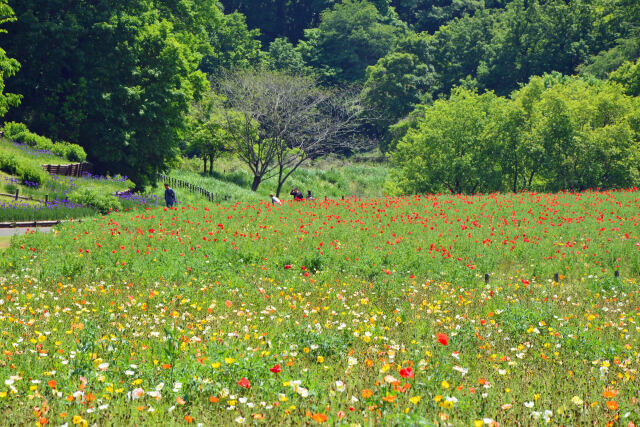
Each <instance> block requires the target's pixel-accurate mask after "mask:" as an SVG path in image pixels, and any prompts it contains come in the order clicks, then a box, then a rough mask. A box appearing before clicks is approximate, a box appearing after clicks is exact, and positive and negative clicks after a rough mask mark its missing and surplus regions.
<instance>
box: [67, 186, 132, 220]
mask: <svg viewBox="0 0 640 427" xmlns="http://www.w3.org/2000/svg"><path fill="white" fill-rule="evenodd" d="M69 201H71V202H73V203H78V204H82V205H84V206H89V207H92V208H94V209H96V210H98V211H99V212H100V213H102V214H106V213H108V212H109V211H112V210H117V209H120V208H121V205H120V202H119V201H118V199H117V198H115V197H114V196H112V195H109V194H104V193H102V192H100V191H98V190H96V189H93V188H90V187H83V188H80V189H78V190H76V191H74V192H73V193H71V194H70V195H69Z"/></svg>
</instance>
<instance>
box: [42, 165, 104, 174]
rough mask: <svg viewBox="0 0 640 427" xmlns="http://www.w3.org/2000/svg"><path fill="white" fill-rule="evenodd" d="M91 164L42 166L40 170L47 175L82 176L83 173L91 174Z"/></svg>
mask: <svg viewBox="0 0 640 427" xmlns="http://www.w3.org/2000/svg"><path fill="white" fill-rule="evenodd" d="M91 166H92V165H91V163H89V162H83V163H73V164H70V165H42V168H43V169H44V170H46V171H47V172H49V173H52V174H55V175H65V176H82V174H84V173H85V172H91V169H92V168H91Z"/></svg>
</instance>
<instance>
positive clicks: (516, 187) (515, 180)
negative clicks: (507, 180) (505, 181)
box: [512, 154, 518, 193]
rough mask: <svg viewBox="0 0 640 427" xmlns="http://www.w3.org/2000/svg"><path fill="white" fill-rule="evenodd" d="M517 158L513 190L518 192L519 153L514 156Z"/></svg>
mask: <svg viewBox="0 0 640 427" xmlns="http://www.w3.org/2000/svg"><path fill="white" fill-rule="evenodd" d="M514 158H515V169H514V171H513V188H512V189H513V192H514V193H517V192H518V155H517V154H516V155H515V156H514Z"/></svg>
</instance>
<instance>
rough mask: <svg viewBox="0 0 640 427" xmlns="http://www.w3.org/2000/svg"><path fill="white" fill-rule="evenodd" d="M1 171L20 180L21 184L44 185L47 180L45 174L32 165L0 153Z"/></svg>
mask: <svg viewBox="0 0 640 427" xmlns="http://www.w3.org/2000/svg"><path fill="white" fill-rule="evenodd" d="M0 170H1V171H3V172H6V173H8V174H9V175H14V176H16V177H18V178H20V181H21V182H25V181H31V182H37V183H38V184H42V182H43V181H44V179H45V172H44V171H43V170H42V169H38V168H36V167H33V166H31V165H26V164H23V163H19V162H18V160H16V158H15V157H14V156H12V155H10V154H7V153H2V152H0Z"/></svg>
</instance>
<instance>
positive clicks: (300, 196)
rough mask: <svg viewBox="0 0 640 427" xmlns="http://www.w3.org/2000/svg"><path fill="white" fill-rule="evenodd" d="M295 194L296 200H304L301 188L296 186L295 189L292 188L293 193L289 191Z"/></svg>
mask: <svg viewBox="0 0 640 427" xmlns="http://www.w3.org/2000/svg"><path fill="white" fill-rule="evenodd" d="M289 194H291V195H292V196H293V199H294V200H303V199H304V196H303V195H302V192H301V191H300V190H298V189H297V188H294V189H293V190H291V193H289Z"/></svg>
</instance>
